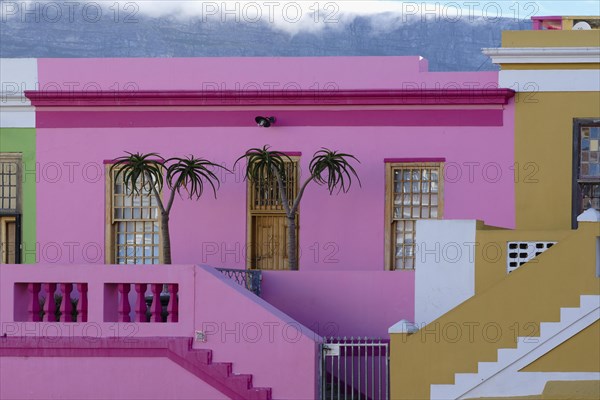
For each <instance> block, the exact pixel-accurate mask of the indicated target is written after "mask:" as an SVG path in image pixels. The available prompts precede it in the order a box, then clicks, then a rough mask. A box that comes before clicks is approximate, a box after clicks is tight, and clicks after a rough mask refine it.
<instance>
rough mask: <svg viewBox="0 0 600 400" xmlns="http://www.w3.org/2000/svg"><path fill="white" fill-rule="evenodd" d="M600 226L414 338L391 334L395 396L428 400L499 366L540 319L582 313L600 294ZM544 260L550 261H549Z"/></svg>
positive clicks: (586, 228) (588, 226) (582, 231)
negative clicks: (574, 310) (467, 375)
mask: <svg viewBox="0 0 600 400" xmlns="http://www.w3.org/2000/svg"><path fill="white" fill-rule="evenodd" d="M599 232H600V223H581V224H580V227H579V229H578V230H576V231H572V233H571V234H570V235H568V236H567V237H565V238H563V239H562V240H561V241H560V242H559V243H558V244H557V245H556V246H554V247H553V248H552V249H550V250H549V251H548V252H546V253H545V254H544V255H542V256H540V258H539V262H538V263H533V264H531V265H524V266H522V267H521V268H519V269H518V270H516V271H515V272H513V273H511V274H510V276H509V277H508V278H507V279H502V280H501V281H500V282H498V283H497V284H495V285H493V286H492V287H490V288H489V289H488V290H485V291H483V292H482V293H479V294H478V295H476V296H474V297H472V298H471V299H469V300H467V301H465V302H464V303H462V304H461V305H459V306H458V307H456V308H454V309H453V310H451V311H450V312H448V313H446V314H445V315H443V316H442V317H440V318H438V319H437V320H435V321H433V322H432V323H430V324H429V325H428V326H426V327H424V328H423V329H421V330H420V331H418V332H417V333H415V334H412V335H406V334H392V335H391V354H390V355H391V366H390V367H391V371H390V372H391V396H392V398H393V399H418V400H422V399H427V398H429V394H430V392H429V389H430V385H431V384H434V383H435V384H451V383H453V381H454V374H455V373H458V372H475V371H476V370H477V363H478V362H479V361H496V359H497V351H498V349H500V348H510V347H515V346H516V337H517V336H529V335H539V323H540V322H541V321H547V322H552V321H558V320H559V318H560V308H561V307H577V306H578V305H579V299H580V295H582V294H595V295H598V294H600V280H599V279H598V278H596V265H595V258H596V254H595V253H596V237H597V236H598V233H599ZM544 256H545V257H544Z"/></svg>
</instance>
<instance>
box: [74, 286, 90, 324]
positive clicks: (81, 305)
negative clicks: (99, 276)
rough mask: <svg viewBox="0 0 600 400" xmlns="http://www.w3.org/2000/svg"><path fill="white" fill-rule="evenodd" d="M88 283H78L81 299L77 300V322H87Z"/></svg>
mask: <svg viewBox="0 0 600 400" xmlns="http://www.w3.org/2000/svg"><path fill="white" fill-rule="evenodd" d="M87 290H88V285H87V283H78V284H77V291H78V292H79V301H78V302H77V322H87V313H88V299H87Z"/></svg>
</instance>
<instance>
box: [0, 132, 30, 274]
mask: <svg viewBox="0 0 600 400" xmlns="http://www.w3.org/2000/svg"><path fill="white" fill-rule="evenodd" d="M0 153H21V154H22V158H23V190H22V194H23V201H22V204H23V218H22V224H23V225H22V228H23V242H22V243H23V253H22V255H23V260H22V261H23V263H24V264H33V263H35V262H36V252H35V250H36V242H35V237H36V236H35V226H36V225H35V218H36V216H35V186H36V181H35V180H36V176H35V171H36V165H35V162H36V159H35V128H0Z"/></svg>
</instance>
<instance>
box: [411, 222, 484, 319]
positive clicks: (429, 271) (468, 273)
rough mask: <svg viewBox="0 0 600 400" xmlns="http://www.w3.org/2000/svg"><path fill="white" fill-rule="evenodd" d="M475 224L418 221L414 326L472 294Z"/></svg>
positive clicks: (440, 313)
mask: <svg viewBox="0 0 600 400" xmlns="http://www.w3.org/2000/svg"><path fill="white" fill-rule="evenodd" d="M476 229H477V221H475V220H425V219H423V220H418V221H417V230H416V244H417V248H416V260H415V273H416V276H415V323H416V324H417V326H423V325H424V324H428V323H430V322H431V321H433V320H435V319H436V318H438V317H440V316H441V315H443V314H445V313H447V312H448V311H450V310H451V309H453V308H454V307H456V306H458V305H459V304H460V303H462V302H464V301H465V300H467V299H469V298H470V297H472V296H473V295H474V294H475V247H476V241H475V234H476Z"/></svg>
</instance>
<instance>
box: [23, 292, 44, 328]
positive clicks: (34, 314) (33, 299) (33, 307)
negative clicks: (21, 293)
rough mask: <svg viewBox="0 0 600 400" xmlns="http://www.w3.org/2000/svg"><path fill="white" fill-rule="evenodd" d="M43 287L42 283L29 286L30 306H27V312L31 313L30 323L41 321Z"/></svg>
mask: <svg viewBox="0 0 600 400" xmlns="http://www.w3.org/2000/svg"><path fill="white" fill-rule="evenodd" d="M41 290H42V285H41V284H40V283H30V284H28V285H27V291H29V304H28V305H27V312H28V313H29V321H34V322H37V321H41V318H40V291H41Z"/></svg>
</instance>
